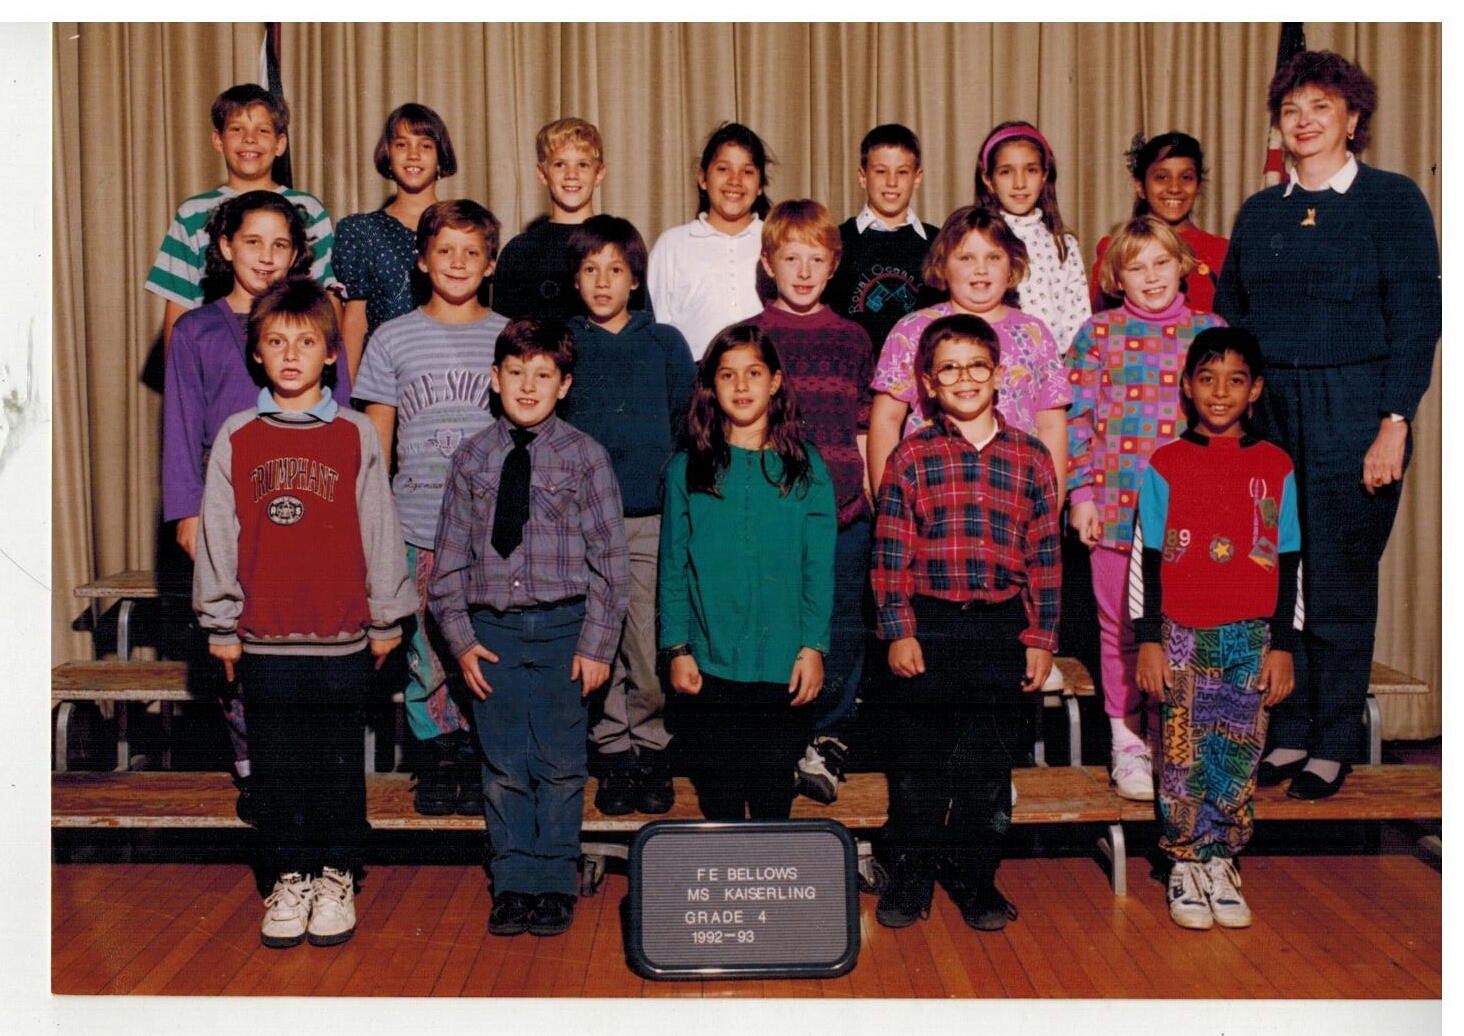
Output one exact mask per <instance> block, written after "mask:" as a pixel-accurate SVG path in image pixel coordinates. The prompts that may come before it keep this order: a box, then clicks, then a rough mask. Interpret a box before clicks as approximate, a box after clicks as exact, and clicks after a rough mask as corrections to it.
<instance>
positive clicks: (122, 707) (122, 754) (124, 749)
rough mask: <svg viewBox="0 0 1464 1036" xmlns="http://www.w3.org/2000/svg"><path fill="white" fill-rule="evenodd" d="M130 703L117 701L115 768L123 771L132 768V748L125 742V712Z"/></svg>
mask: <svg viewBox="0 0 1464 1036" xmlns="http://www.w3.org/2000/svg"><path fill="white" fill-rule="evenodd" d="M131 705H132V703H131V702H126V701H119V702H117V769H118V771H119V772H123V773H125V772H126V771H128V770H130V769H132V749H131V748H130V747H129V746H128V744H127V713H128V711H129V710H130V707H131Z"/></svg>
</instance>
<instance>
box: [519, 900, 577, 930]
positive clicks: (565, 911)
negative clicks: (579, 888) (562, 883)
mask: <svg viewBox="0 0 1464 1036" xmlns="http://www.w3.org/2000/svg"><path fill="white" fill-rule="evenodd" d="M573 923H574V897H573V896H571V895H570V894H569V893H567V892H541V893H539V897H538V898H537V899H536V900H534V907H533V910H531V911H530V912H529V932H530V934H532V935H541V936H542V935H561V934H563V933H564V932H567V931H569V926H570V925H571V924H573Z"/></svg>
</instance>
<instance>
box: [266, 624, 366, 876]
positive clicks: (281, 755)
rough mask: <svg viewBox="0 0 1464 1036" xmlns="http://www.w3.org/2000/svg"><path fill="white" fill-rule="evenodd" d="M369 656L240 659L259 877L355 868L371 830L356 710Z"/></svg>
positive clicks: (359, 715) (363, 690)
mask: <svg viewBox="0 0 1464 1036" xmlns="http://www.w3.org/2000/svg"><path fill="white" fill-rule="evenodd" d="M371 672H372V666H371V652H369V651H365V650H362V651H358V652H356V653H354V654H350V655H341V656H321V655H305V656H301V655H255V654H247V655H245V656H244V659H243V662H242V664H241V667H240V681H239V682H240V684H241V685H242V686H243V690H244V703H245V707H246V708H247V709H248V713H249V756H250V759H251V764H252V766H253V771H254V783H255V796H256V799H257V801H258V807H259V819H258V823H257V824H256V830H257V834H258V845H259V852H258V861H257V862H258V866H259V871H260V877H261V879H262V880H263V881H266V882H267V881H269V880H271V877H272V876H277V875H279V874H284V873H287V872H289V871H299V872H301V873H302V874H319V873H320V869H321V868H322V867H334V868H336V869H337V870H343V871H355V870H357V869H359V866H360V862H361V850H362V846H363V844H364V843H365V840H366V836H367V835H368V834H370V826H369V825H368V823H367V821H366V773H365V769H366V763H365V754H364V749H363V740H362V710H363V706H364V704H365V702H366V698H367V690H368V688H369V686H370V682H371Z"/></svg>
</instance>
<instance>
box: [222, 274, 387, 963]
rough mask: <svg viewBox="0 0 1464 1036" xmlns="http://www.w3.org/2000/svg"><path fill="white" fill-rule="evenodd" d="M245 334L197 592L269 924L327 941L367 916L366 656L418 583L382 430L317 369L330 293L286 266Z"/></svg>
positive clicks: (332, 328)
mask: <svg viewBox="0 0 1464 1036" xmlns="http://www.w3.org/2000/svg"><path fill="white" fill-rule="evenodd" d="M246 340H247V349H248V355H249V357H250V359H251V361H252V363H253V364H254V365H256V366H257V367H260V368H262V369H263V372H264V375H265V377H266V378H267V379H268V381H269V385H268V386H267V387H266V388H264V389H262V390H261V391H260V393H259V401H258V403H257V404H256V406H255V407H253V408H252V409H249V410H244V411H241V412H240V413H237V414H234V415H233V416H232V417H230V418H228V419H226V420H225V421H224V423H223V425H222V426H220V428H219V432H218V435H217V436H216V437H215V439H214V446H213V452H212V454H211V455H210V457H209V464H208V474H207V476H206V478H205V481H204V490H203V505H202V510H201V522H200V527H199V536H198V556H197V560H196V563H195V566H194V572H193V608H194V611H195V612H197V614H198V619H199V624H200V625H201V626H202V627H203V628H204V629H205V630H206V631H207V632H208V635H209V638H208V639H209V648H208V649H209V654H211V655H213V656H214V657H215V658H217V659H218V660H219V661H220V662H221V663H222V664H223V668H224V675H225V677H226V678H227V679H228V680H230V681H231V682H232V681H233V680H234V678H235V676H236V675H237V676H238V679H239V682H240V685H241V687H242V692H243V698H244V703H245V708H246V711H247V713H248V716H249V747H250V757H251V761H252V764H253V770H254V775H255V782H256V795H257V799H258V822H257V824H256V827H257V830H258V832H259V844H260V852H259V857H260V859H259V866H260V869H261V871H262V873H263V874H264V875H265V876H266V877H268V876H276V880H275V882H274V888H273V890H272V891H271V892H270V894H269V896H268V897H267V898H266V899H265V907H266V911H265V915H264V920H263V922H262V923H261V925H260V941H261V942H263V943H264V945H266V946H270V947H286V946H295V945H298V944H299V943H300V942H302V941H304V940H305V939H306V938H308V939H309V940H310V942H311V943H313V944H315V945H317V946H331V945H336V944H339V943H343V942H345V941H346V940H347V939H349V938H350V937H351V936H352V935H353V934H354V932H355V930H356V908H355V898H354V897H355V887H354V886H355V879H354V875H355V873H356V871H357V870H358V869H359V866H360V853H361V843H362V841H363V838H364V835H365V834H366V833H367V831H368V825H367V821H366V780H365V760H364V758H363V754H362V752H363V749H362V736H361V730H362V715H363V708H364V705H365V703H366V698H367V691H368V688H369V687H370V684H371V671H372V668H373V667H375V668H379V667H380V666H381V664H382V662H383V661H384V660H385V659H386V656H387V655H389V654H390V653H391V652H392V651H393V650H394V649H395V648H396V647H397V646H398V645H399V644H400V643H401V638H402V631H401V627H400V626H399V625H398V623H399V622H400V620H401V619H402V618H403V617H404V616H406V615H410V614H411V613H412V612H413V611H414V610H415V608H416V592H415V590H414V589H413V587H412V584H411V582H410V581H409V579H408V577H407V570H406V561H405V558H404V556H403V554H402V550H401V537H402V534H401V529H400V527H399V526H398V524H397V517H396V510H395V508H394V506H393V504H392V499H391V488H390V486H389V485H388V484H387V479H386V464H385V463H384V461H383V460H382V455H381V445H380V441H379V439H378V436H377V434H376V430H375V428H374V427H373V426H372V424H371V422H370V421H368V420H367V419H366V418H365V417H363V416H362V415H360V414H357V413H355V412H354V411H352V410H349V409H346V408H343V407H341V406H339V404H337V403H336V401H335V400H334V399H333V398H332V397H331V391H330V389H329V388H328V387H327V386H326V385H325V384H324V380H325V374H326V372H327V371H328V370H330V369H331V367H332V366H333V365H334V363H335V361H336V358H337V357H339V356H340V355H341V339H340V332H339V330H338V328H337V325H336V320H335V314H334V311H333V309H332V306H331V301H330V298H329V296H328V294H327V293H326V292H325V290H324V289H322V288H321V287H319V286H318V285H317V284H316V283H315V282H314V281H305V280H287V281H282V282H280V283H279V284H277V285H275V287H274V288H272V289H271V290H270V291H269V292H267V293H266V294H264V295H262V296H260V298H259V299H258V300H256V302H255V303H254V305H253V308H252V310H251V312H250V316H249V325H248V332H247V339H246Z"/></svg>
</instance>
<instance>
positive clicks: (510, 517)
mask: <svg viewBox="0 0 1464 1036" xmlns="http://www.w3.org/2000/svg"><path fill="white" fill-rule="evenodd" d="M508 434H509V435H511V436H513V449H511V450H509V451H508V456H507V457H504V458H503V473H502V474H501V475H500V476H499V478H498V508H497V510H496V511H495V512H494V514H493V537H492V543H493V549H494V550H496V551H498V556H499V557H501V558H506V557H508V556H509V555H510V554H512V553H513V552H514V549H515V548H516V547H518V545H519V544H520V543H522V542H523V541H524V523H525V522H527V521H528V520H529V443H531V442H533V441H534V433H533V432H526V431H524V430H523V429H522V428H510V429H509V431H508Z"/></svg>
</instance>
